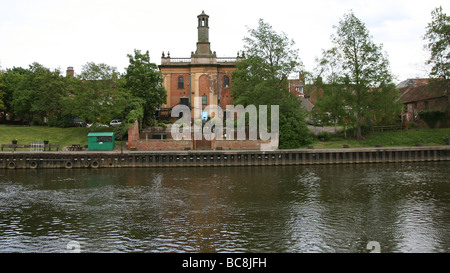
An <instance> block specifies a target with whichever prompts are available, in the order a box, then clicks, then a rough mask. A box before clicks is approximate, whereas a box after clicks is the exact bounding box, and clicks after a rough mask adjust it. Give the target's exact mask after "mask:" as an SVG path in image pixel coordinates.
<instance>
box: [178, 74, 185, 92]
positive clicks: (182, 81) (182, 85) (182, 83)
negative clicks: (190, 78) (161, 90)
mask: <svg viewBox="0 0 450 273" xmlns="http://www.w3.org/2000/svg"><path fill="white" fill-rule="evenodd" d="M178 89H184V78H183V76H180V77H178Z"/></svg>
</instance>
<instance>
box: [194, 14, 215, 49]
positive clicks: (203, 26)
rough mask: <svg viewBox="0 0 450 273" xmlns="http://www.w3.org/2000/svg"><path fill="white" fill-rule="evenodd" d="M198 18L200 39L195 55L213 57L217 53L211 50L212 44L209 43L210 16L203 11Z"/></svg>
mask: <svg viewBox="0 0 450 273" xmlns="http://www.w3.org/2000/svg"><path fill="white" fill-rule="evenodd" d="M197 18H198V26H197V30H198V40H197V50H196V51H195V57H213V56H214V55H215V54H213V53H212V52H211V46H210V43H209V22H208V21H209V16H208V15H207V14H205V12H204V11H202V13H201V14H200V15H198V16H197Z"/></svg>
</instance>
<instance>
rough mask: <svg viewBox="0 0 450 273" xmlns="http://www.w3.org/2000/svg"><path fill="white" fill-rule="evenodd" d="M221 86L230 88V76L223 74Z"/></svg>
mask: <svg viewBox="0 0 450 273" xmlns="http://www.w3.org/2000/svg"><path fill="white" fill-rule="evenodd" d="M223 87H224V88H230V78H229V77H228V76H225V77H224V78H223Z"/></svg>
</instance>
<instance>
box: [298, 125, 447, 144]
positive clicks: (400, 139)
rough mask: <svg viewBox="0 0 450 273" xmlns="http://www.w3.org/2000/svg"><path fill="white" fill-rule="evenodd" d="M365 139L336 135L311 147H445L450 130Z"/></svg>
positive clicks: (386, 134) (381, 134) (380, 134)
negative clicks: (417, 144) (378, 145)
mask: <svg viewBox="0 0 450 273" xmlns="http://www.w3.org/2000/svg"><path fill="white" fill-rule="evenodd" d="M364 137H365V138H366V139H365V140H361V141H358V140H352V139H344V138H343V137H340V136H334V135H332V137H331V138H330V140H328V141H319V139H318V138H317V137H316V138H314V142H313V143H312V144H310V145H312V146H314V148H315V149H321V148H342V147H343V145H344V144H348V145H349V146H350V148H358V147H375V145H377V144H381V145H382V146H383V147H388V146H415V145H416V143H421V144H422V145H424V146H428V145H431V146H434V145H445V139H446V138H449V139H450V128H444V129H410V130H393V131H385V132H376V133H371V134H368V135H365V136H364ZM305 147H307V146H305ZM305 147H302V148H305Z"/></svg>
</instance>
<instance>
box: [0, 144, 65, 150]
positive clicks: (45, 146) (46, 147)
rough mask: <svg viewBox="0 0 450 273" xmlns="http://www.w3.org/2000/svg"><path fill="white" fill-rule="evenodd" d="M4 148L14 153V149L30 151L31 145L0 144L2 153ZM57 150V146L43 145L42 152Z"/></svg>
mask: <svg viewBox="0 0 450 273" xmlns="http://www.w3.org/2000/svg"><path fill="white" fill-rule="evenodd" d="M4 148H8V149H14V151H15V150H16V149H30V148H31V144H2V151H3V149H4ZM52 149H53V150H55V149H56V150H57V151H58V150H59V144H44V151H45V150H47V151H51V150H52Z"/></svg>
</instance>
